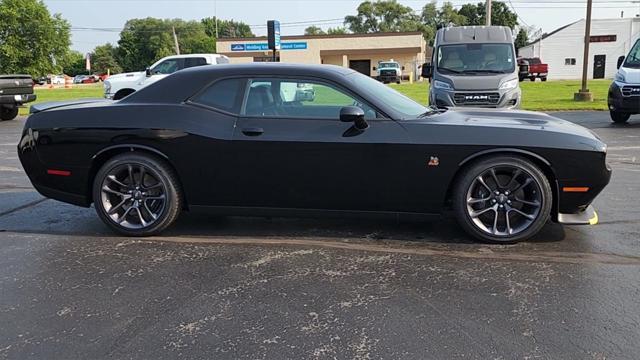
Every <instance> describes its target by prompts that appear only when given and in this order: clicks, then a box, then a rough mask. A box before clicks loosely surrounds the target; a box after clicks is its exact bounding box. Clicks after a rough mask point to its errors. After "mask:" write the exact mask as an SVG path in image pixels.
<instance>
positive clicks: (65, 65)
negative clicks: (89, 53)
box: [60, 50, 89, 76]
mask: <svg viewBox="0 0 640 360" xmlns="http://www.w3.org/2000/svg"><path fill="white" fill-rule="evenodd" d="M60 65H61V66H62V73H64V74H65V75H69V76H76V75H86V74H88V73H89V72H88V71H87V68H86V67H87V61H86V59H85V56H84V55H83V54H82V53H81V52H79V51H75V50H72V51H69V52H68V53H67V55H66V56H65V57H64V59H62V61H61V62H60Z"/></svg>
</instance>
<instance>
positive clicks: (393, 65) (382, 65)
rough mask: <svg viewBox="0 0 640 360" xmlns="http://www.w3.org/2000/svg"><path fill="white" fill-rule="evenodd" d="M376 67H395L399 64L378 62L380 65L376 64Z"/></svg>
mask: <svg viewBox="0 0 640 360" xmlns="http://www.w3.org/2000/svg"><path fill="white" fill-rule="evenodd" d="M378 67H379V68H380V69H397V68H399V67H400V64H398V63H380V65H378Z"/></svg>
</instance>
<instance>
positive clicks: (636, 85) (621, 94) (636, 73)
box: [607, 39, 640, 123]
mask: <svg viewBox="0 0 640 360" xmlns="http://www.w3.org/2000/svg"><path fill="white" fill-rule="evenodd" d="M607 102H608V105H609V114H610V115H611V120H612V121H613V122H615V123H626V122H627V121H628V120H629V117H631V115H633V114H639V113H640V39H638V40H636V43H635V45H633V47H632V48H631V50H630V51H629V54H628V55H627V57H626V58H625V57H624V56H620V57H619V58H618V71H617V72H616V75H615V76H614V78H613V82H612V83H611V86H610V87H609V96H608V99H607Z"/></svg>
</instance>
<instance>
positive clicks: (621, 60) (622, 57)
mask: <svg viewBox="0 0 640 360" xmlns="http://www.w3.org/2000/svg"><path fill="white" fill-rule="evenodd" d="M623 62H624V56H620V57H619V58H618V64H617V65H616V68H617V69H620V66H622V63H623Z"/></svg>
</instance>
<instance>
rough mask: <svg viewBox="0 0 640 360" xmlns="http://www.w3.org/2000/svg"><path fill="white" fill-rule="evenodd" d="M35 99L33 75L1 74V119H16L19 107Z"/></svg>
mask: <svg viewBox="0 0 640 360" xmlns="http://www.w3.org/2000/svg"><path fill="white" fill-rule="evenodd" d="M35 99H36V95H35V94H34V93H33V79H31V76H29V75H0V120H13V119H15V118H16V116H18V108H19V107H20V106H22V105H24V104H26V103H28V102H31V101H34V100H35Z"/></svg>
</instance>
